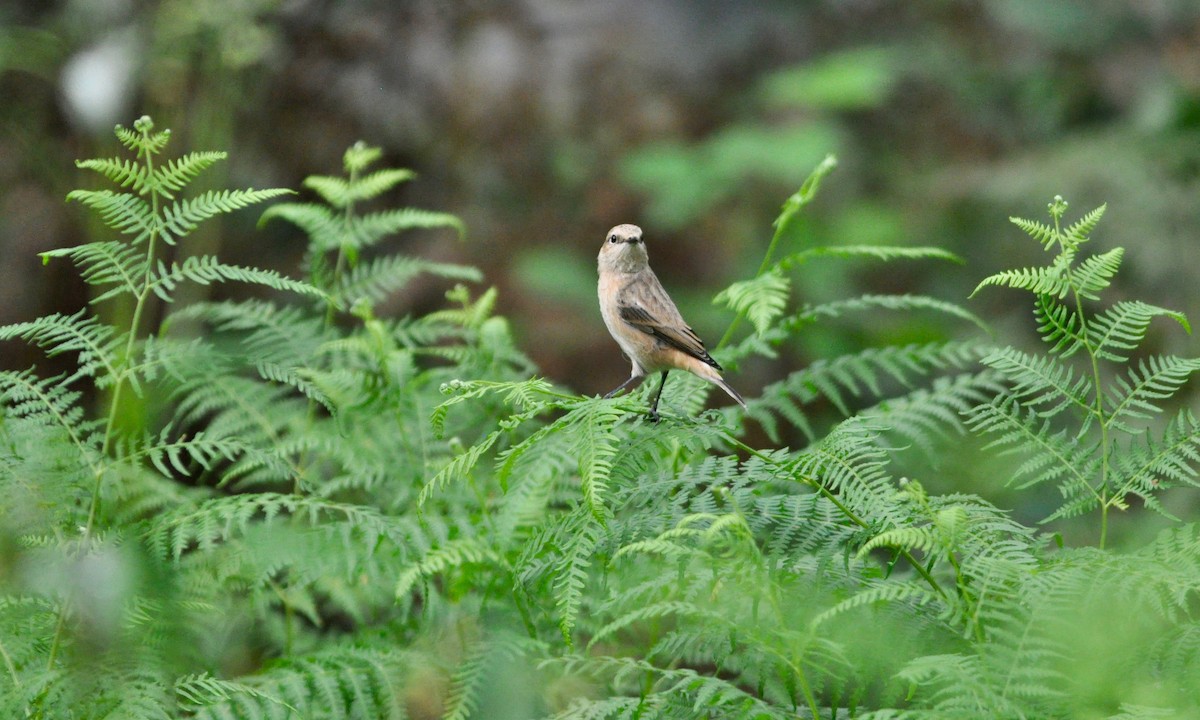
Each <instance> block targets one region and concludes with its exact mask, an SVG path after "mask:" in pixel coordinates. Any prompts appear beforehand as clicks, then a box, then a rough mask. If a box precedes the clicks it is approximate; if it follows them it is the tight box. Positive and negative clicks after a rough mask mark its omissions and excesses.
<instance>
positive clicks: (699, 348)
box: [597, 224, 746, 420]
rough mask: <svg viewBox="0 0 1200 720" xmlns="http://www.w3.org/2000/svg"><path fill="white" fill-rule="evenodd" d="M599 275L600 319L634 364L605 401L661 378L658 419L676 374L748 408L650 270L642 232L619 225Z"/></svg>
mask: <svg viewBox="0 0 1200 720" xmlns="http://www.w3.org/2000/svg"><path fill="white" fill-rule="evenodd" d="M597 265H598V269H599V272H600V282H599V287H598V290H599V295H600V314H601V315H603V316H604V324H605V325H606V326H607V327H608V331H609V332H610V333H611V334H612V336H613V339H614V340H616V341H617V344H618V345H620V346H621V350H623V351H624V352H625V355H626V356H627V357H628V358H629V360H630V362H632V363H633V369H632V372H631V374H630V377H629V379H628V380H626V381H625V382H624V383H622V384H621V385H620V386H619V387H617V388H616V389H615V390H613V391H612V392H610V393H608V394H607V395H605V397H606V398H607V397H612V396H613V395H616V394H617V393H618V392H620V391H621V390H624V389H625V388H626V387H628V386H629V385H631V384H632V383H635V382H638V381H640V380H641V379H642V378H644V377H646V375H648V374H650V373H654V372H660V371H661V372H662V381H661V382H659V384H658V392H656V393H655V394H654V400H653V401H651V403H650V418H651V419H655V420H656V419H657V418H658V401H659V399H660V398H661V397H662V391H663V387H664V386H665V385H666V384H667V373H669V372H670V371H671V370H686V371H687V372H690V373H692V374H693V375H696V376H698V377H701V378H703V379H705V380H707V381H709V382H710V383H712V384H714V385H716V386H717V387H719V388H721V389H722V390H724V391H725V392H726V393H728V394H729V397H731V398H733V399H734V400H736V401H737V403H738V404H739V405H741V406H742V407H743V408H744V407H746V401H745V400H743V399H742V396H741V395H739V394H738V392H737V391H736V390H734V389H733V388H732V387H730V386H729V383H727V382H725V379H724V378H723V377H721V372H722V371H723V370H724V368H722V367H721V365H720V364H719V363H718V362H717V361H716V360H713V358H712V356H711V355H709V354H708V350H706V349H705V348H704V343H703V342H702V341H701V340H700V338H699V337H697V336H696V333H695V332H694V331H693V330H692V328H691V327H689V326H688V324H687V323H686V322H684V320H683V316H682V315H680V314H679V309H678V308H676V307H675V303H674V302H672V301H671V297H670V296H669V295H667V291H666V290H665V289H664V288H663V286H662V283H660V282H659V281H658V277H657V276H656V275H655V274H654V271H653V270H651V269H650V259H649V255H648V254H647V253H646V243H645V242H644V241H643V240H642V229H641V228H640V227H638V226H637V225H628V224H627V225H617V226H616V227H614V228H613V229H612V230H609V231H608V235H607V236H606V237H605V240H604V244H603V245H602V246H601V247H600V256H599V258H598V260H597Z"/></svg>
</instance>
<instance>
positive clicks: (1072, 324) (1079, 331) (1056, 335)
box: [1034, 295, 1087, 358]
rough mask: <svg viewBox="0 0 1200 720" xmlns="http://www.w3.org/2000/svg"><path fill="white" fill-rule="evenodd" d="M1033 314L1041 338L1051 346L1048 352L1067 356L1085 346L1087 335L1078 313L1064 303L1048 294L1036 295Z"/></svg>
mask: <svg viewBox="0 0 1200 720" xmlns="http://www.w3.org/2000/svg"><path fill="white" fill-rule="evenodd" d="M1034 316H1035V317H1036V318H1037V321H1038V332H1039V333H1041V336H1042V340H1043V341H1044V342H1045V343H1046V344H1048V345H1050V346H1051V348H1050V352H1052V353H1058V354H1060V355H1061V356H1062V357H1064V358H1067V357H1070V356H1071V355H1074V354H1075V353H1076V352H1077V351H1078V350H1079V349H1080V348H1082V347H1084V346H1085V343H1086V342H1087V337H1086V335H1085V334H1084V332H1083V323H1082V321H1081V320H1080V319H1079V315H1078V314H1076V312H1075V311H1074V310H1072V309H1071V308H1070V307H1068V306H1067V305H1066V304H1064V303H1060V302H1058V301H1057V300H1055V299H1054V298H1053V297H1051V296H1049V295H1038V296H1037V302H1036V303H1035V305H1034Z"/></svg>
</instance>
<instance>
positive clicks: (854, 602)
mask: <svg viewBox="0 0 1200 720" xmlns="http://www.w3.org/2000/svg"><path fill="white" fill-rule="evenodd" d="M881 537H882V536H881ZM882 544H885V545H886V544H888V543H882ZM859 554H860V555H862V554H863V552H862V551H860V552H859ZM938 600H939V596H938V595H937V594H936V593H934V592H933V591H932V590H930V589H929V586H928V585H920V584H917V583H915V582H897V583H878V584H875V585H872V586H870V587H868V588H866V589H864V590H862V591H860V592H856V593H854V594H853V595H851V596H850V597H848V598H846V599H845V600H842V601H841V602H839V603H837V604H836V605H834V606H833V607H831V608H829V609H828V610H825V611H823V612H821V613H820V614H818V615H816V616H814V617H813V619H812V620H811V621H810V626H811V627H812V628H813V629H817V628H820V626H821V625H824V624H825V623H827V622H829V621H830V620H832V619H834V618H836V617H838V616H839V615H842V614H844V613H846V612H849V611H850V610H854V609H855V608H860V607H863V606H866V605H877V604H883V603H889V604H890V603H904V604H909V605H913V606H916V607H921V606H923V605H927V604H930V603H933V604H938Z"/></svg>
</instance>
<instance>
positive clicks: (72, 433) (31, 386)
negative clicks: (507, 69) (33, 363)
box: [0, 370, 99, 467]
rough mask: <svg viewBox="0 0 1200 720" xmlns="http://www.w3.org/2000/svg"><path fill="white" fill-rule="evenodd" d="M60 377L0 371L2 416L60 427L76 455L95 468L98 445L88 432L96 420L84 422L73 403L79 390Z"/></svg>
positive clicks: (81, 412) (79, 411)
mask: <svg viewBox="0 0 1200 720" xmlns="http://www.w3.org/2000/svg"><path fill="white" fill-rule="evenodd" d="M63 380H64V378H63V376H61V375H59V376H54V377H48V378H38V377H37V376H35V375H34V374H33V372H32V371H28V370H27V371H24V372H11V371H0V408H4V407H7V411H6V412H5V414H6V415H9V416H11V417H20V418H23V419H26V420H30V421H33V422H36V423H38V424H41V425H46V426H49V427H55V428H58V429H61V430H62V431H64V432H65V433H67V435H68V436H69V437H70V438H71V444H72V445H74V446H75V448H76V449H77V451H78V453H79V457H80V458H81V459H82V460H83V461H84V462H85V463H86V464H88V465H91V466H92V467H97V463H98V455H99V447H98V446H97V444H96V443H95V442H94V437H93V435H92V433H91V430H93V429H94V428H95V426H96V423H95V422H94V421H93V422H89V421H85V420H84V418H83V409H82V408H81V407H80V406H79V405H78V404H77V403H78V400H79V393H78V392H76V391H74V390H71V389H70V387H69V386H68V385H67V384H66V383H65V382H63Z"/></svg>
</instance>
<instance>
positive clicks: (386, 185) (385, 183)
mask: <svg viewBox="0 0 1200 720" xmlns="http://www.w3.org/2000/svg"><path fill="white" fill-rule="evenodd" d="M416 176H417V174H416V173H414V172H413V171H411V170H401V169H395V168H391V169H386V170H377V171H375V172H373V173H371V174H369V175H364V176H362V177H357V178H354V179H353V180H345V179H344V178H340V177H330V176H328V175H310V176H308V177H307V178H305V179H304V187H306V188H308V189H310V190H313V191H315V192H316V193H317V194H318V195H320V196H321V198H322V199H323V200H324V201H325V202H327V203H329V204H330V205H331V206H332V207H335V208H338V209H339V210H342V209H345V208H347V207H350V206H351V205H353V204H354V203H356V202H360V201H363V200H370V199H371V198H374V197H377V196H379V195H382V194H383V193H385V192H387V191H388V190H391V189H392V188H394V187H395V186H397V185H399V184H400V183H402V182H405V181H407V180H411V179H413V178H414V177H416Z"/></svg>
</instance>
